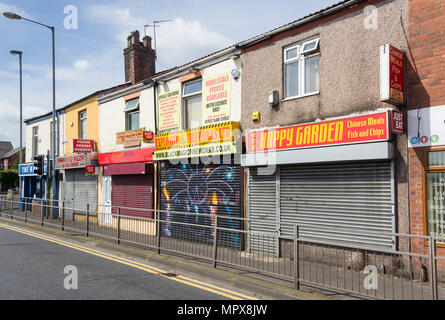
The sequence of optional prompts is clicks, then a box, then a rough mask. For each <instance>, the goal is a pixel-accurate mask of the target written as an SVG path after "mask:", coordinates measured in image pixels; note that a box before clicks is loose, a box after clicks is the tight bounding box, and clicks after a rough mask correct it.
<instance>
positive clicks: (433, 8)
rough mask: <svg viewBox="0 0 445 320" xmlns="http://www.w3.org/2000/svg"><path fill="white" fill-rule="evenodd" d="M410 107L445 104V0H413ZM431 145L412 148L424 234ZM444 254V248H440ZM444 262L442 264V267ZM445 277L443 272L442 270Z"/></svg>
mask: <svg viewBox="0 0 445 320" xmlns="http://www.w3.org/2000/svg"><path fill="white" fill-rule="evenodd" d="M408 36H409V45H410V48H409V49H410V50H409V52H408V58H409V60H410V61H409V62H410V63H409V64H408V65H409V66H408V72H407V78H408V79H407V81H408V109H409V110H413V109H418V108H428V107H434V106H440V105H445V1H444V0H410V2H409V24H408ZM430 150H432V148H410V149H409V179H410V181H409V192H410V225H411V233H413V234H418V235H424V234H425V227H426V226H425V224H424V218H425V217H424V214H425V212H424V181H423V179H424V172H425V170H424V166H425V165H427V156H428V151H430ZM427 245H428V244H427V242H425V241H424V240H420V239H417V240H413V241H412V250H413V251H414V252H417V253H426V254H428V250H429V249H428V246H427ZM438 254H440V255H441V256H445V249H443V248H440V249H438ZM443 268H445V264H442V263H439V264H438V269H439V270H443ZM441 273H442V276H440V278H442V279H443V278H444V277H445V274H444V272H441Z"/></svg>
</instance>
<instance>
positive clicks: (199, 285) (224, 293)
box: [0, 223, 258, 300]
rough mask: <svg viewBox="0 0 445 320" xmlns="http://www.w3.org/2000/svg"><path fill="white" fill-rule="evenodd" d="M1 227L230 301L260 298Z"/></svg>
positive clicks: (63, 242)
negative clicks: (168, 274)
mask: <svg viewBox="0 0 445 320" xmlns="http://www.w3.org/2000/svg"><path fill="white" fill-rule="evenodd" d="M0 227H2V228H4V229H8V230H11V231H15V232H18V233H22V234H26V235H28V236H31V237H34V238H38V239H41V240H45V241H48V242H53V243H56V244H59V245H62V246H65V247H68V248H71V249H75V250H78V251H82V252H85V253H89V254H92V255H95V256H98V257H101V258H103V259H107V260H110V261H114V262H117V263H121V264H124V265H127V266H130V267H133V268H136V269H139V270H142V271H145V272H148V273H151V274H155V275H159V276H161V277H164V278H167V279H170V280H173V281H176V282H180V283H183V284H186V285H189V286H192V287H196V288H199V289H202V290H205V291H209V292H212V293H215V294H218V295H221V296H224V297H226V298H229V299H233V300H244V299H247V300H258V298H255V297H250V296H247V295H244V294H242V293H239V292H235V291H232V290H228V289H225V288H222V287H218V286H215V285H212V284H209V283H205V282H201V281H198V280H194V279H191V278H187V277H184V276H177V277H169V276H166V275H163V273H167V271H165V270H161V269H159V268H156V267H152V266H148V265H146V264H142V263H139V262H136V261H132V260H129V259H126V258H122V257H117V256H114V255H111V254H108V253H104V252H100V251H96V250H93V249H90V248H86V247H83V246H80V245H77V244H74V243H71V242H67V241H63V240H60V239H55V238H52V237H49V236H45V235H42V234H39V233H35V232H32V231H28V230H23V229H20V228H17V227H12V226H9V225H5V224H3V223H0Z"/></svg>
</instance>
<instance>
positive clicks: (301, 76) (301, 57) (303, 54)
mask: <svg viewBox="0 0 445 320" xmlns="http://www.w3.org/2000/svg"><path fill="white" fill-rule="evenodd" d="M314 42H315V47H314V48H312V49H310V50H306V51H303V48H304V47H305V46H306V45H308V44H310V43H314ZM319 42H320V38H318V37H317V38H312V39H309V40H305V41H302V42H298V43H296V44H292V45H290V46H288V47H285V48H284V50H283V97H284V99H283V101H286V100H291V99H295V98H301V97H306V96H311V95H315V94H319V93H320V90H317V91H313V92H305V89H306V77H305V75H306V59H308V58H311V57H314V56H319V55H320V52H319V51H317V50H318V45H319ZM294 49H297V50H298V54H297V56H296V57H294V58H290V59H286V55H287V52H288V51H290V50H294ZM314 52H315V53H314ZM296 61H298V95H296V96H289V97H287V96H286V74H285V73H286V71H285V70H286V68H285V66H286V65H287V64H290V63H294V62H296ZM319 85H320V84H319Z"/></svg>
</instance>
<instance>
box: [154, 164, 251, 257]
mask: <svg viewBox="0 0 445 320" xmlns="http://www.w3.org/2000/svg"><path fill="white" fill-rule="evenodd" d="M160 172H161V190H160V193H161V210H164V211H163V214H162V215H161V217H162V219H164V220H169V221H177V222H185V223H190V224H198V225H204V226H214V218H213V217H211V216H209V215H215V214H217V215H218V216H223V217H227V218H221V219H219V221H218V226H219V227H223V228H229V229H240V228H242V227H243V224H242V222H241V221H240V220H235V219H230V218H231V217H240V216H241V206H240V198H241V187H240V183H241V167H240V166H239V165H233V164H207V165H205V164H203V163H201V162H200V163H199V164H171V163H170V162H167V161H164V162H162V164H161V169H160ZM196 213H198V214H201V216H200V215H196ZM202 214H204V215H202ZM162 233H163V235H165V236H172V237H177V238H182V239H187V240H195V241H200V242H207V243H212V242H213V238H214V235H213V228H203V227H194V226H190V225H189V226H184V225H178V224H174V223H170V224H167V223H163V224H162ZM218 236H219V243H220V244H221V245H224V246H228V247H232V248H236V249H240V248H241V247H242V234H240V233H239V232H229V231H223V232H220V233H219V234H218Z"/></svg>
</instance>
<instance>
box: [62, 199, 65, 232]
mask: <svg viewBox="0 0 445 320" xmlns="http://www.w3.org/2000/svg"><path fill="white" fill-rule="evenodd" d="M62 231H65V201H62Z"/></svg>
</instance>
